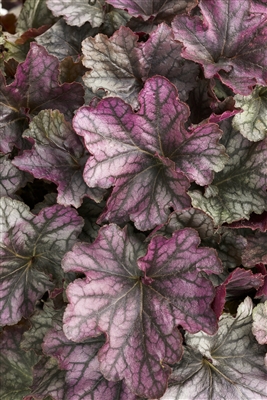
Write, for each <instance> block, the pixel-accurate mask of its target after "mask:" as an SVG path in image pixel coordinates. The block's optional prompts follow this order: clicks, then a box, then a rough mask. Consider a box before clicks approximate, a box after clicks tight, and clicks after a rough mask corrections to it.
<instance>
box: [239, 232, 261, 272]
mask: <svg viewBox="0 0 267 400" xmlns="http://www.w3.org/2000/svg"><path fill="white" fill-rule="evenodd" d="M247 242H248V244H247V247H246V248H245V251H244V252H243V255H242V262H243V264H244V266H245V267H247V268H251V267H254V266H255V265H256V264H259V263H262V264H267V251H266V243H267V232H256V233H255V234H254V235H253V236H248V237H247Z"/></svg>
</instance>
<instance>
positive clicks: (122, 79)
mask: <svg viewBox="0 0 267 400" xmlns="http://www.w3.org/2000/svg"><path fill="white" fill-rule="evenodd" d="M137 40H138V36H137V35H136V34H134V33H133V32H132V31H131V30H130V29H129V28H125V27H124V26H122V27H121V28H120V29H119V30H118V31H116V32H115V33H114V35H113V36H112V37H111V38H110V39H109V38H108V37H107V36H106V35H103V34H98V35H96V37H95V38H92V37H88V38H86V39H85V40H84V41H83V42H82V52H83V55H84V58H83V64H84V66H85V67H86V68H89V69H91V70H92V71H90V72H87V73H86V74H85V76H84V78H83V80H84V83H85V85H86V86H88V87H89V88H91V89H92V90H93V92H94V93H96V92H97V90H98V89H99V88H104V89H105V90H106V91H107V93H108V95H109V96H117V95H120V96H121V97H122V98H123V99H124V100H125V101H127V102H128V103H130V104H133V106H134V107H135V108H136V107H137V105H138V103H137V100H136V98H137V94H138V92H139V91H140V89H141V87H142V81H141V73H140V71H139V68H140V67H139V60H138V52H137Z"/></svg>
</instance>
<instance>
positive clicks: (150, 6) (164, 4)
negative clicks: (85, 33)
mask: <svg viewBox="0 0 267 400" xmlns="http://www.w3.org/2000/svg"><path fill="white" fill-rule="evenodd" d="M106 2H107V3H109V4H112V5H113V6H114V7H116V8H122V9H123V10H124V9H126V10H127V11H128V13H129V14H130V15H133V16H134V17H139V16H140V17H142V18H143V20H145V21H146V20H148V19H150V18H151V17H153V18H155V17H160V18H162V19H164V18H165V19H166V18H168V17H170V16H173V15H175V14H183V13H187V12H189V11H190V10H191V9H192V8H194V7H195V6H196V5H197V1H196V0H182V1H178V2H177V1H176V0H106Z"/></svg>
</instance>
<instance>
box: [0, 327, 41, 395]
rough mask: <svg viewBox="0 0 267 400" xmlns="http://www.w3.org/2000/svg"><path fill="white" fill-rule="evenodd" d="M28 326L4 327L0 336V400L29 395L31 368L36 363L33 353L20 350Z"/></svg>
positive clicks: (35, 356)
mask: <svg viewBox="0 0 267 400" xmlns="http://www.w3.org/2000/svg"><path fill="white" fill-rule="evenodd" d="M27 329H28V325H27V324H26V325H16V326H10V327H6V328H5V329H4V331H3V332H2V334H1V336H0V398H1V400H22V399H23V398H24V396H26V395H28V394H29V393H30V386H31V384H32V372H33V366H34V365H35V364H36V363H37V361H38V356H37V355H36V354H35V353H34V351H32V350H30V351H27V352H25V351H24V350H21V348H20V342H21V339H22V335H23V333H24V332H25V331H26V330H27Z"/></svg>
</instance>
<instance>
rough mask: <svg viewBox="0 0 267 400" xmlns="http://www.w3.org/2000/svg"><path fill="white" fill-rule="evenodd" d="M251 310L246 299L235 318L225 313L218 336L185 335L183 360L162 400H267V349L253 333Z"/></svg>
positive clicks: (250, 303)
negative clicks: (266, 357)
mask: <svg viewBox="0 0 267 400" xmlns="http://www.w3.org/2000/svg"><path fill="white" fill-rule="evenodd" d="M252 307H253V304H252V301H251V299H250V298H249V297H247V298H246V299H245V301H244V302H243V303H241V304H240V306H239V307H238V312H237V315H236V318H233V317H232V316H231V315H228V314H223V315H222V317H221V319H220V321H219V330H218V332H217V334H216V335H215V336H208V335H207V334H205V333H203V332H199V333H197V334H195V335H191V334H188V333H186V335H185V342H186V346H185V353H184V357H183V359H182V360H181V362H180V363H179V364H177V366H176V367H175V368H174V371H173V374H172V376H171V380H170V387H169V389H168V390H167V392H166V393H165V395H164V396H163V397H162V399H161V400H170V399H175V400H185V399H190V400H214V399H253V400H265V399H266V397H267V386H266V380H267V370H266V367H264V353H265V351H266V350H265V349H264V347H263V346H260V345H259V344H258V343H257V342H256V340H255V338H254V336H253V334H252V332H251V325H252V317H251V314H252Z"/></svg>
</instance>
